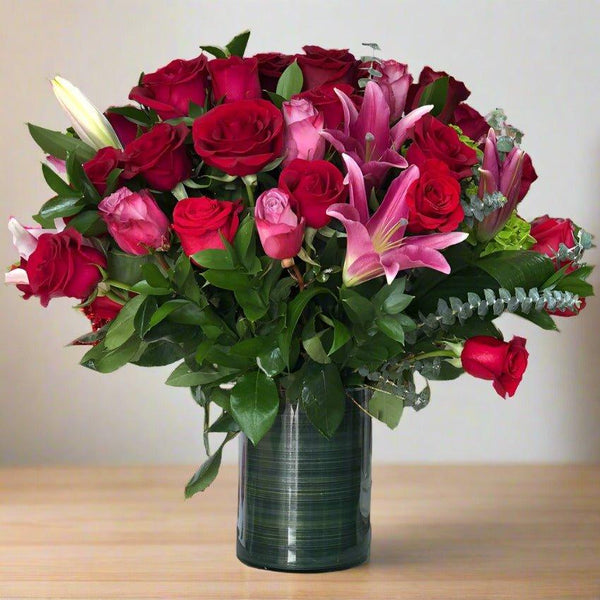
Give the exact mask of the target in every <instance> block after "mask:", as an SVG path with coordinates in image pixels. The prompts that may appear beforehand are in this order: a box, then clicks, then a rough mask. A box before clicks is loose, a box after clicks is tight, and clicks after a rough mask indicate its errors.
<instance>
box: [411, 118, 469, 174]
mask: <svg viewBox="0 0 600 600" xmlns="http://www.w3.org/2000/svg"><path fill="white" fill-rule="evenodd" d="M412 139H413V143H412V144H411V145H410V147H409V148H408V152H407V154H406V158H407V159H408V162H409V163H410V164H413V165H417V166H418V167H421V166H422V165H423V163H424V162H425V161H426V160H427V159H429V158H436V159H438V160H441V161H442V162H445V163H446V164H447V165H448V167H449V169H450V171H451V172H452V174H453V175H454V177H456V179H463V178H464V177H469V176H470V175H472V169H471V167H472V166H473V165H475V164H477V153H476V152H475V150H473V148H470V147H469V146H467V145H466V144H463V143H462V142H461V141H460V140H459V139H458V134H457V133H456V131H455V130H454V129H452V127H448V126H447V125H444V124H443V123H441V122H440V121H439V120H438V119H436V118H435V117H432V116H431V115H429V114H427V115H425V116H424V117H422V118H421V119H419V121H418V122H417V124H416V125H415V127H414V130H413V133H412Z"/></svg>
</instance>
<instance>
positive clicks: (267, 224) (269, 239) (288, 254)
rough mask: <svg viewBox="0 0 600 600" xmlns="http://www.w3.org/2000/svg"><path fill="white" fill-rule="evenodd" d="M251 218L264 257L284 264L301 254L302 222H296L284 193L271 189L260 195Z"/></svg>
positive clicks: (289, 202) (295, 216)
mask: <svg viewBox="0 0 600 600" xmlns="http://www.w3.org/2000/svg"><path fill="white" fill-rule="evenodd" d="M254 216H255V221H256V229H257V231H258V236H259V237H260V243H261V244H262V247H263V249H264V251H265V254H266V255H267V256H270V257H271V258H275V259H277V260H285V259H289V258H292V257H294V256H296V254H298V252H300V248H301V247H302V240H303V238H304V219H303V218H301V219H298V216H297V215H296V214H295V213H294V211H293V210H292V204H291V201H290V197H289V196H288V194H286V193H285V192H284V191H283V190H280V189H278V188H272V189H270V190H267V191H266V192H263V193H262V194H261V195H260V196H259V197H258V199H257V200H256V209H255V213H254Z"/></svg>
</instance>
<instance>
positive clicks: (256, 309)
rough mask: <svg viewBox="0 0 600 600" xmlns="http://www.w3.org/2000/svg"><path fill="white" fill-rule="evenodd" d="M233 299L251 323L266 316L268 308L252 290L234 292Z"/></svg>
mask: <svg viewBox="0 0 600 600" xmlns="http://www.w3.org/2000/svg"><path fill="white" fill-rule="evenodd" d="M234 293H235V299H236V300H237V302H238V304H239V305H240V306H241V307H242V310H243V311H244V314H245V315H246V318H247V319H248V321H250V322H251V323H254V322H255V321H258V320H259V319H262V317H264V316H265V315H266V314H267V310H269V307H268V306H267V304H266V303H265V302H264V301H263V299H262V298H261V296H260V294H259V293H258V292H257V291H256V290H253V289H249V290H235V292H234Z"/></svg>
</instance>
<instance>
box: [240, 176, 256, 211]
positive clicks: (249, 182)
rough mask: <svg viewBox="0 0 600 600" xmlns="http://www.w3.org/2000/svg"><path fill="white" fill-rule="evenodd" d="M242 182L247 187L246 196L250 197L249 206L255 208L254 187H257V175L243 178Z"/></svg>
mask: <svg viewBox="0 0 600 600" xmlns="http://www.w3.org/2000/svg"><path fill="white" fill-rule="evenodd" d="M242 181H243V182H244V185H245V186H246V194H247V195H248V205H249V206H250V207H253V206H254V189H253V188H254V187H255V186H256V175H246V176H245V177H242Z"/></svg>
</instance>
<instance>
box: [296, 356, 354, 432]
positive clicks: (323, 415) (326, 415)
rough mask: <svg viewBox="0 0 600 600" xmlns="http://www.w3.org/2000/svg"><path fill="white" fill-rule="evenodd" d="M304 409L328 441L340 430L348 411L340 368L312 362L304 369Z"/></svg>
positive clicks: (301, 390)
mask: <svg viewBox="0 0 600 600" xmlns="http://www.w3.org/2000/svg"><path fill="white" fill-rule="evenodd" d="M299 400H300V405H301V406H302V408H303V409H304V411H305V412H306V415H307V416H308V418H309V420H310V422H311V423H312V424H313V425H314V426H315V427H316V428H317V429H318V430H319V431H320V432H321V433H322V434H323V435H324V436H325V437H327V438H331V437H332V436H333V434H334V433H335V432H336V431H337V428H338V427H339V426H340V423H341V422H342V419H343V418H344V412H345V410H346V396H345V392H344V386H343V384H342V379H341V377H340V373H339V371H338V369H337V367H336V366H335V365H334V364H333V363H330V364H328V365H322V364H319V363H316V362H313V361H312V360H308V361H307V362H306V363H305V366H304V368H303V369H302V375H301V382H300V390H299Z"/></svg>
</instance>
